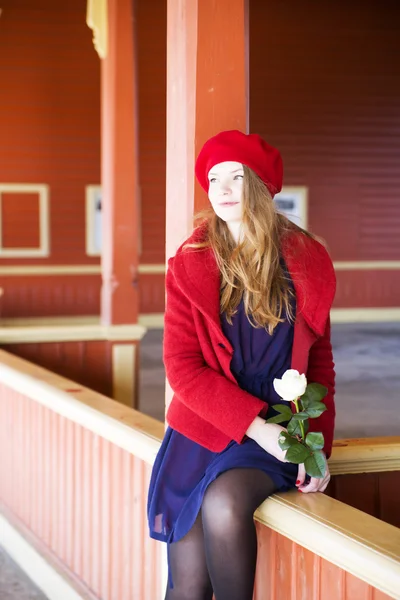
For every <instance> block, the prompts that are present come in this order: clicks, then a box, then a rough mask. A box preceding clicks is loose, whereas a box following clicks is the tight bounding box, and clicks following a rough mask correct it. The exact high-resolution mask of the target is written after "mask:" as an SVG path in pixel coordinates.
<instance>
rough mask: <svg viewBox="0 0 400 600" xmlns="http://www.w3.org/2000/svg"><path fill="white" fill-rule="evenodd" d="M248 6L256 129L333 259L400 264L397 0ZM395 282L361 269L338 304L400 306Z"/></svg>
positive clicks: (252, 125)
mask: <svg viewBox="0 0 400 600" xmlns="http://www.w3.org/2000/svg"><path fill="white" fill-rule="evenodd" d="M250 6H251V10H250V128H251V130H252V131H257V132H259V133H260V134H262V135H264V136H265V138H266V139H267V140H269V141H270V142H271V143H272V144H275V145H276V146H277V147H278V148H279V149H280V150H281V152H282V155H283V159H284V164H285V178H284V183H285V184H286V185H305V186H308V187H309V226H310V229H311V230H312V231H314V232H315V233H317V234H319V235H321V236H322V237H324V238H325V239H326V240H327V242H328V245H329V248H330V250H331V253H332V256H333V258H334V260H337V261H340V260H342V261H343V260H347V261H350V260H352V261H368V260H398V259H399V257H400V236H399V231H400V204H399V202H398V198H399V194H400V172H399V169H398V163H399V159H400V144H399V141H398V134H399V131H400V79H399V77H398V72H399V68H400V59H399V56H400V52H399V50H400V37H399V35H398V26H397V24H398V22H399V18H400V5H399V3H397V2H394V1H391V0H388V1H385V2H383V3H379V4H377V3H369V4H368V3H367V4H366V3H365V2H361V1H360V0H352V2H347V3H345V4H343V3H334V2H333V3H328V4H327V3H320V4H316V3H315V2H313V1H312V0H306V1H305V2H301V3H299V2H296V1H295V0H289V1H288V2H284V3H274V4H271V3H265V2H256V1H253V2H251V4H250ZM339 278H340V279H341V280H342V278H343V275H342V273H340V275H339ZM392 278H393V274H392V273H390V272H389V271H385V272H383V273H379V274H377V273H375V272H371V273H370V272H368V271H363V272H361V273H359V274H358V276H357V277H356V278H355V279H354V281H351V282H349V283H350V287H349V289H350V293H349V295H348V296H344V295H341V294H340V293H339V295H338V297H337V300H336V306H354V305H356V306H396V305H398V300H399V290H398V288H396V290H395V289H393V285H392V284H391V281H392ZM360 280H361V281H362V286H361V287H362V289H363V293H362V297H361V298H359V299H358V300H357V301H354V303H352V300H351V297H352V295H353V294H354V293H356V292H357V289H359V287H358V286H359V284H360ZM347 282H348V279H347V280H346V283H347ZM381 285H383V286H384V287H385V288H390V289H388V293H384V294H383V295H384V297H379V296H377V295H376V293H375V287H376V286H381ZM369 288H370V289H369Z"/></svg>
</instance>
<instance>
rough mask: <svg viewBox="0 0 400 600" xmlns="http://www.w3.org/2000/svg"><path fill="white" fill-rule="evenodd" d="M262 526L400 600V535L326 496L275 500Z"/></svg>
mask: <svg viewBox="0 0 400 600" xmlns="http://www.w3.org/2000/svg"><path fill="white" fill-rule="evenodd" d="M255 518H256V520H257V521H259V522H260V523H262V524H264V525H266V526H267V527H270V528H271V529H273V530H274V531H277V532H278V533H280V534H282V535H284V536H285V537H287V538H289V539H291V540H293V541H294V542H296V543H297V544H299V545H300V546H303V547H304V548H307V549H308V550H310V551H311V552H313V553H314V554H317V555H318V556H321V557H322V558H325V559H326V560H328V561H329V562H331V563H333V564H335V565H337V566H339V567H340V568H342V569H344V570H345V571H348V572H349V573H352V574H353V575H355V576H356V577H358V578H359V579H361V580H363V581H365V582H367V583H369V584H370V585H372V586H373V587H375V588H377V589H379V590H381V591H382V592H384V593H385V594H388V595H389V596H390V597H392V598H396V599H400V529H398V528H397V527H393V526H392V525H388V524H387V523H384V522H383V521H380V520H379V519H375V518H374V517H371V516H370V515H367V514H366V513H364V512H362V511H360V510H357V509H356V508H352V507H351V506H348V505H347V504H344V503H343V502H339V501H338V500H334V499H333V498H329V496H326V495H325V494H301V493H299V492H298V491H297V490H295V491H292V492H287V493H285V494H275V495H274V496H272V497H270V498H268V499H267V500H266V501H265V502H264V503H263V504H262V505H261V506H260V507H259V508H258V510H257V511H256V513H255Z"/></svg>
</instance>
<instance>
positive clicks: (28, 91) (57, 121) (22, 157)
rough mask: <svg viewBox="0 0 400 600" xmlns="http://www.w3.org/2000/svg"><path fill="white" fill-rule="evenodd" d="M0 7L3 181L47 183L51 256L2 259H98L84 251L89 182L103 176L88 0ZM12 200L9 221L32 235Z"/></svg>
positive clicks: (22, 0) (21, 0)
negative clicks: (87, 14) (0, 11)
mask: <svg viewBox="0 0 400 600" xmlns="http://www.w3.org/2000/svg"><path fill="white" fill-rule="evenodd" d="M2 9H3V10H2V15H1V19H0V77H1V81H2V85H1V94H0V131H1V138H0V182H1V183H39V184H40V183H44V184H47V185H48V186H49V188H50V198H51V210H50V221H51V256H50V257H49V258H41V259H40V258H38V259H34V260H33V259H29V260H28V259H15V258H9V259H5V258H2V259H1V265H2V266H3V265H16V264H26V263H28V264H46V265H47V264H69V265H73V264H83V263H85V264H98V262H99V261H98V259H96V258H90V257H88V256H86V254H85V229H84V228H85V185H88V184H97V183H99V179H100V94H99V89H100V65H99V60H98V57H97V55H96V54H95V52H94V50H93V46H92V41H91V32H90V30H89V28H88V27H87V25H86V23H85V14H86V2H85V1H84V0H69V2H61V3H59V2H53V0H39V1H37V2H29V1H28V0H4V2H2ZM14 200H15V201H14V202H13V204H11V202H9V203H8V206H7V209H8V212H10V211H11V210H13V215H11V214H9V215H8V221H11V220H14V222H15V223H18V229H19V230H20V232H21V230H22V232H23V237H25V236H27V237H28V236H29V228H30V226H31V215H30V214H29V213H26V211H22V210H20V204H19V202H18V201H17V200H18V198H15V199H14ZM24 228H25V229H24ZM21 235H22V233H21Z"/></svg>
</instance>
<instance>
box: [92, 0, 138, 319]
mask: <svg viewBox="0 0 400 600" xmlns="http://www.w3.org/2000/svg"><path fill="white" fill-rule="evenodd" d="M101 103H102V107H101V131H102V142H101V150H102V164H101V179H102V189H103V202H102V212H103V240H102V241H103V252H102V279H103V287H102V298H101V321H102V324H103V325H116V324H132V323H136V322H137V317H138V306H139V294H138V281H137V280H138V254H139V231H140V230H139V223H138V215H139V211H138V201H139V193H138V167H137V164H138V160H137V128H138V125H137V118H136V114H137V94H136V65H135V43H134V21H133V2H132V0H108V52H107V56H106V58H105V59H104V60H102V67H101Z"/></svg>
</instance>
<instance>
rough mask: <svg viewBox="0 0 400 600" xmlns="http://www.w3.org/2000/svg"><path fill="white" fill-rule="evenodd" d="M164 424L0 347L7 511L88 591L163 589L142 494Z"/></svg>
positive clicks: (0, 444)
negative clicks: (148, 531)
mask: <svg viewBox="0 0 400 600" xmlns="http://www.w3.org/2000/svg"><path fill="white" fill-rule="evenodd" d="M78 398H79V399H78ZM144 429H146V432H147V433H146V434H143V433H142V431H143V430H144ZM162 434H163V425H162V424H161V423H159V422H158V421H155V420H153V419H151V418H150V417H146V416H145V415H142V414H140V413H137V412H135V411H133V410H130V409H127V408H125V407H124V406H122V405H120V404H118V403H116V402H114V401H112V400H110V399H108V398H105V397H103V396H101V395H99V394H96V393H93V392H91V391H89V390H86V389H84V388H81V387H80V386H76V385H74V384H73V383H72V382H70V381H68V380H66V379H63V378H61V377H59V376H57V375H54V374H52V373H50V372H49V371H45V370H44V369H41V368H39V367H36V366H34V365H32V364H30V363H27V362H25V361H23V360H21V359H18V358H16V357H13V356H11V355H8V354H6V353H5V352H0V456H1V457H2V458H1V461H0V500H1V503H2V512H3V514H4V515H5V516H6V518H7V520H8V521H9V522H10V523H11V524H12V525H14V526H16V528H17V529H18V530H20V531H22V532H23V533H24V535H25V536H26V535H28V536H29V537H30V538H31V540H32V541H33V543H34V545H35V546H36V547H37V548H38V550H39V551H40V552H41V554H43V555H44V556H45V557H46V559H47V560H49V561H51V562H53V563H54V565H55V567H56V568H57V569H60V568H61V569H62V570H63V571H64V575H65V576H66V577H67V578H69V579H70V582H71V585H72V586H73V587H74V588H75V589H76V590H77V591H78V593H79V594H81V595H83V597H85V596H87V595H89V597H95V598H104V599H106V598H107V599H114V600H132V599H133V598H137V599H143V600H155V599H156V598H159V597H161V586H162V585H163V583H162V555H161V552H162V546H161V544H157V543H156V542H154V541H153V540H150V538H149V537H148V533H147V523H146V499H147V488H148V483H149V477H150V472H151V463H152V462H153V460H154V456H155V454H156V452H157V449H158V447H159V440H160V438H161V436H162ZM47 591H48V590H47ZM56 592H57V591H56V590H55V592H54V593H55V594H56V595H55V596H53V597H55V598H57V599H58V600H59V599H60V596H59V595H57V593H56ZM50 593H53V592H52V591H51V590H50Z"/></svg>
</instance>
